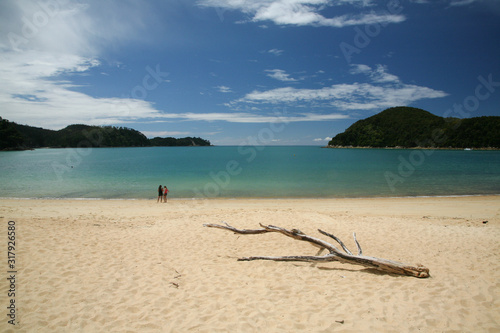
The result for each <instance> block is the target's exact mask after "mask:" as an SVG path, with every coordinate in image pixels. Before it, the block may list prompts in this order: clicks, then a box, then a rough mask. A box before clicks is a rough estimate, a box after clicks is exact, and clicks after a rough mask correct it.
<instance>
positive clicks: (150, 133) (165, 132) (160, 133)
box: [141, 131, 191, 138]
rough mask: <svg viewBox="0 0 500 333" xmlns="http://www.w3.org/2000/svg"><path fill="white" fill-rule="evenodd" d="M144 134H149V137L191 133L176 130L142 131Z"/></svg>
mask: <svg viewBox="0 0 500 333" xmlns="http://www.w3.org/2000/svg"><path fill="white" fill-rule="evenodd" d="M141 133H142V134H144V135H145V136H147V137H148V138H153V137H167V136H182V135H184V136H188V135H191V133H190V132H175V131H156V132H155V131H142V132H141Z"/></svg>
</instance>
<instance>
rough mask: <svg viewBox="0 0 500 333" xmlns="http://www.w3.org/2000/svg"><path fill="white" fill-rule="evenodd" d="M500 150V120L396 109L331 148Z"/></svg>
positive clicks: (357, 127)
mask: <svg viewBox="0 0 500 333" xmlns="http://www.w3.org/2000/svg"><path fill="white" fill-rule="evenodd" d="M345 147H353V148H354V147H356V148H360V147H366V148H443V149H466V148H474V149H499V148H500V117H496V116H491V117H476V118H466V119H459V118H443V117H439V116H436V115H433V114H432V113H430V112H428V111H425V110H422V109H417V108H412V107H394V108H390V109H387V110H385V111H382V112H380V113H379V114H376V115H374V116H372V117H369V118H366V119H363V120H359V121H357V122H355V123H354V124H353V125H351V126H350V127H349V128H348V129H347V130H346V131H345V132H343V133H340V134H338V135H336V136H335V137H334V138H333V139H332V140H331V141H330V142H329V143H328V146H327V148H345Z"/></svg>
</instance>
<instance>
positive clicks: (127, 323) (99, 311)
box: [0, 196, 500, 332]
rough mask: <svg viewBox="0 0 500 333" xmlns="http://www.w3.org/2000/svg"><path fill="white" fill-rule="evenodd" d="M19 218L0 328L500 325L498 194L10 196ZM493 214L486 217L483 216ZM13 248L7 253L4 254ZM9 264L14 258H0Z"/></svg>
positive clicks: (439, 328)
mask: <svg viewBox="0 0 500 333" xmlns="http://www.w3.org/2000/svg"><path fill="white" fill-rule="evenodd" d="M0 207H1V209H0V212H1V213H0V214H1V220H2V226H3V228H4V231H5V232H4V231H2V235H4V236H3V238H2V239H3V244H4V245H2V251H3V253H4V255H3V257H4V258H6V254H5V252H6V250H7V249H6V248H7V239H6V234H7V233H6V231H7V222H8V221H10V220H13V221H15V222H16V237H17V239H16V256H17V257H16V265H17V267H16V268H17V274H16V291H17V292H16V297H15V301H16V305H17V309H16V310H17V312H16V322H15V323H16V325H15V326H12V325H10V324H9V323H8V322H7V320H8V318H7V317H6V316H5V314H6V313H7V309H6V306H7V305H8V303H7V302H8V297H6V296H7V294H8V289H9V285H8V281H7V280H6V279H5V278H2V279H1V281H2V282H1V284H0V287H1V294H2V300H3V301H2V304H3V306H2V308H3V309H4V310H3V311H4V312H5V314H4V315H2V317H3V319H2V320H1V321H0V331H2V332H500V298H499V296H500V242H499V239H500V196H490V197H458V198H399V199H394V198H388V199H297V200H289V199H282V200H274V199H273V200H264V199H261V200H259V199H236V200H229V199H228V200H207V201H190V200H169V203H168V204H157V203H156V201H155V200H151V201H148V200H10V199H8V200H1V201H0ZM221 221H226V222H228V223H230V224H232V225H234V226H235V227H238V228H258V225H259V223H263V224H274V225H279V226H283V227H286V228H299V229H301V230H302V231H303V232H305V233H307V234H311V235H315V236H318V237H323V236H321V235H320V234H318V233H317V231H316V230H317V229H318V228H320V229H323V230H326V231H329V232H332V233H334V234H335V235H337V236H339V237H340V238H341V239H343V240H344V242H345V243H346V245H347V246H348V247H351V248H355V246H354V242H353V240H352V232H353V231H355V232H356V234H357V237H358V240H359V242H360V243H361V245H362V246H363V250H364V252H365V254H366V255H370V256H375V257H381V258H387V259H392V260H397V261H402V262H407V263H411V264H417V263H421V264H423V265H424V266H426V267H428V268H429V269H430V273H431V277H430V278H428V279H417V278H412V277H402V276H393V275H387V274H382V273H378V272H375V271H372V270H367V269H364V268H363V267H359V266H353V265H346V264H340V263H318V264H312V263H286V262H267V261H266V262H264V261H252V262H238V261H237V260H236V259H237V258H239V257H245V256H252V255H313V254H315V253H316V252H317V249H316V248H314V247H312V246H310V244H307V243H303V242H298V241H294V240H292V239H289V238H287V237H284V236H282V235H279V234H274V233H273V234H262V235H236V234H233V233H231V232H228V231H224V230H219V229H211V228H204V227H203V224H204V223H220V222H221ZM484 221H488V222H487V223H483V222H484ZM4 262H5V260H4ZM2 271H3V272H4V275H7V273H6V271H7V267H6V263H5V264H4V269H3V270H2Z"/></svg>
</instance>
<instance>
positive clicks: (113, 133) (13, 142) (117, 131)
mask: <svg viewBox="0 0 500 333" xmlns="http://www.w3.org/2000/svg"><path fill="white" fill-rule="evenodd" d="M148 146H210V141H207V140H204V139H201V138H191V137H188V138H181V139H176V138H154V139H151V140H150V139H148V138H147V137H146V136H145V135H144V134H142V133H141V132H139V131H136V130H134V129H131V128H126V127H112V126H88V125H70V126H68V127H66V128H63V129H61V130H59V131H53V130H47V129H43V128H39V127H32V126H26V125H18V124H16V123H13V122H9V121H8V120H6V119H2V118H1V117H0V150H13V149H31V148H40V147H54V148H74V147H148Z"/></svg>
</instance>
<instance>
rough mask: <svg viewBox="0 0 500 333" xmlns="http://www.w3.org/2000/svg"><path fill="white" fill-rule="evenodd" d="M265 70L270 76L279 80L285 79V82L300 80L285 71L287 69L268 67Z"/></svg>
mask: <svg viewBox="0 0 500 333" xmlns="http://www.w3.org/2000/svg"><path fill="white" fill-rule="evenodd" d="M265 72H266V73H268V74H267V76H269V77H271V78H273V79H276V80H279V81H283V82H296V81H298V80H296V79H294V78H291V77H290V75H289V74H287V73H285V71H284V70H282V69H267V70H265Z"/></svg>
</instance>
